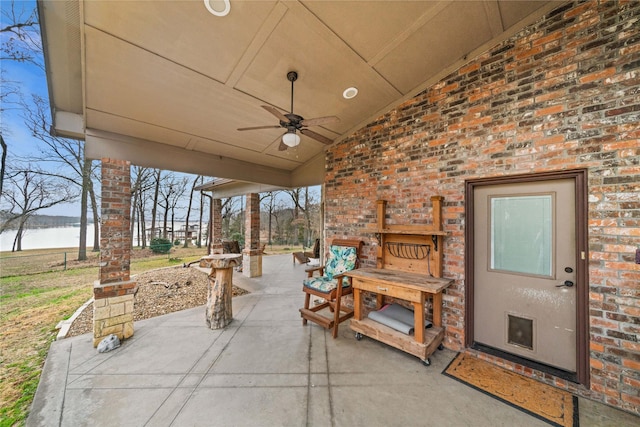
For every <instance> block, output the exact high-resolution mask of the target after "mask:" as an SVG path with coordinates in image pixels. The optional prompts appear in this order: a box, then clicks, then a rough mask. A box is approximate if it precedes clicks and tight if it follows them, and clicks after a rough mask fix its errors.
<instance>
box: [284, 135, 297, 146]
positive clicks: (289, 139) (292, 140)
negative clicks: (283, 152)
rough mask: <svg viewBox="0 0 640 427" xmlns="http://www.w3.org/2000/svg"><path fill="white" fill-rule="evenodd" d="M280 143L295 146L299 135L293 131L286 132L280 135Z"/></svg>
mask: <svg viewBox="0 0 640 427" xmlns="http://www.w3.org/2000/svg"><path fill="white" fill-rule="evenodd" d="M282 143H283V144H284V145H286V146H287V147H295V146H297V145H298V144H300V135H298V134H297V133H295V132H287V133H285V134H284V135H282Z"/></svg>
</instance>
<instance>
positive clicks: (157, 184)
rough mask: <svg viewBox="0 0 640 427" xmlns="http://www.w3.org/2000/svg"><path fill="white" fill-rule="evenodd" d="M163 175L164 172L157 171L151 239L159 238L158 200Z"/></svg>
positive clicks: (152, 209) (155, 175) (154, 186)
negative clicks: (157, 228)
mask: <svg viewBox="0 0 640 427" xmlns="http://www.w3.org/2000/svg"><path fill="white" fill-rule="evenodd" d="M161 175H162V171H161V170H160V169H155V173H154V174H153V177H154V180H155V181H154V185H153V189H154V191H153V204H152V205H151V238H152V239H154V238H156V237H158V236H157V235H156V234H157V233H156V214H157V213H158V198H159V197H160V177H161Z"/></svg>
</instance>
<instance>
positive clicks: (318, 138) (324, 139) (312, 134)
mask: <svg viewBox="0 0 640 427" xmlns="http://www.w3.org/2000/svg"><path fill="white" fill-rule="evenodd" d="M300 133H301V134H303V135H306V136H308V137H310V138H313V139H315V140H316V141H320V142H322V143H323V144H327V145H329V144H333V140H332V139H329V138H327V137H326V136H323V135H320V134H319V133H315V132H314V131H312V130H309V129H300Z"/></svg>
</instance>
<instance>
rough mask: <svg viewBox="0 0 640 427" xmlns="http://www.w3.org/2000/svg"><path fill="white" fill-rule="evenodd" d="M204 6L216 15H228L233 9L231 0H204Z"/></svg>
mask: <svg viewBox="0 0 640 427" xmlns="http://www.w3.org/2000/svg"><path fill="white" fill-rule="evenodd" d="M204 7H206V8H207V10H208V11H209V12H210V13H211V14H213V15H215V16H227V15H228V14H229V12H230V11H231V3H230V0H204Z"/></svg>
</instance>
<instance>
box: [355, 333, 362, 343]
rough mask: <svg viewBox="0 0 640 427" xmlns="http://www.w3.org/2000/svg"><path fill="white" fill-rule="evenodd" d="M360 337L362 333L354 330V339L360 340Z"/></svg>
mask: <svg viewBox="0 0 640 427" xmlns="http://www.w3.org/2000/svg"><path fill="white" fill-rule="evenodd" d="M361 339H362V334H361V333H360V332H356V340H358V341H360V340H361Z"/></svg>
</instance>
